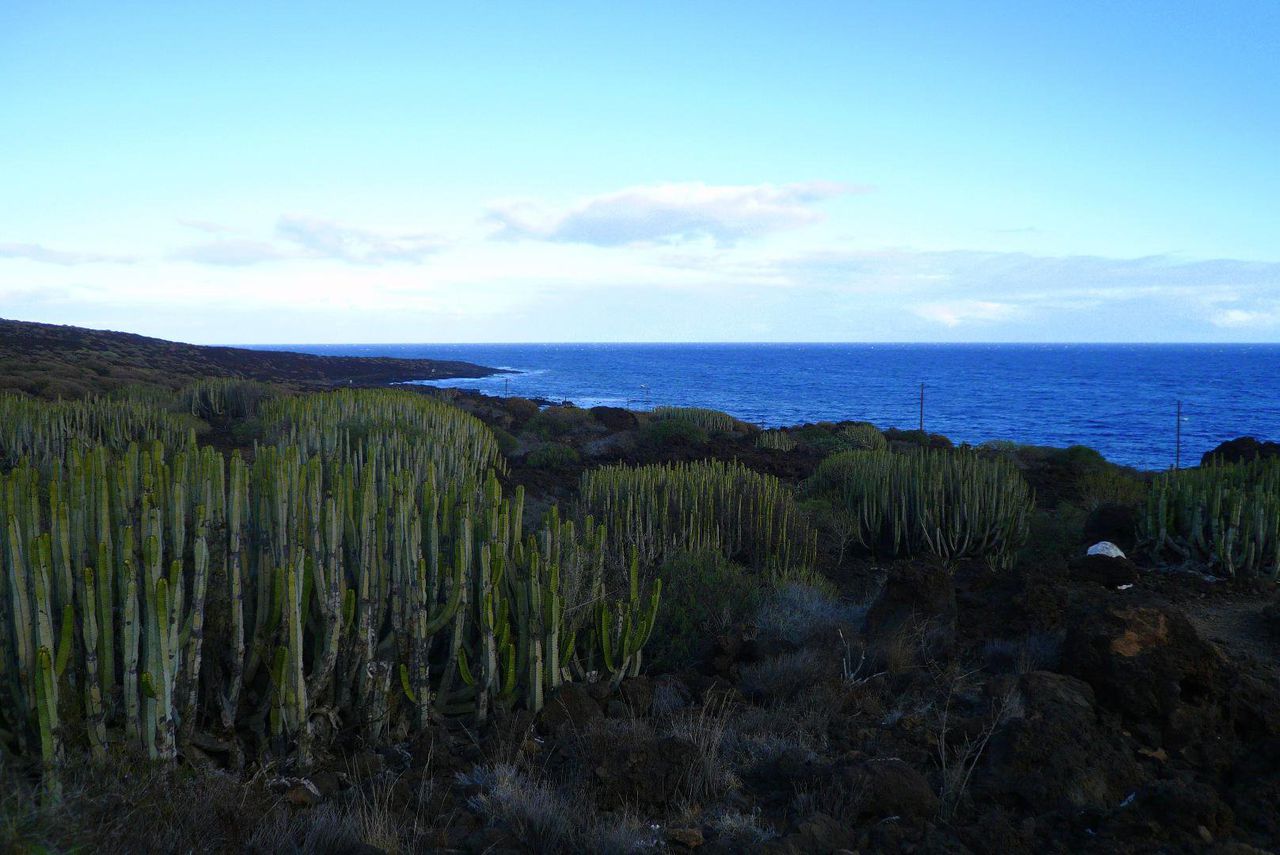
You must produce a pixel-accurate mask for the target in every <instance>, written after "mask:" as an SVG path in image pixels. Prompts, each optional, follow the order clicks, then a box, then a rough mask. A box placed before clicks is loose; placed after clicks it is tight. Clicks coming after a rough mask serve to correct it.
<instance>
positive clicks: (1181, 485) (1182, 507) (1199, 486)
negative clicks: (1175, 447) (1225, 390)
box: [1140, 459, 1280, 579]
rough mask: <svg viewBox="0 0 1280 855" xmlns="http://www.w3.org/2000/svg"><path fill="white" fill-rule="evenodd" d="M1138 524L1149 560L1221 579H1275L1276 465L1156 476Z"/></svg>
mask: <svg viewBox="0 0 1280 855" xmlns="http://www.w3.org/2000/svg"><path fill="white" fill-rule="evenodd" d="M1140 522H1141V533H1140V537H1141V540H1142V542H1143V545H1144V547H1145V548H1146V550H1147V551H1148V552H1149V554H1150V555H1151V556H1152V557H1153V558H1156V559H1160V560H1163V559H1166V558H1168V557H1171V556H1172V557H1176V558H1178V559H1181V560H1183V561H1197V562H1201V563H1204V564H1206V565H1208V566H1209V567H1210V568H1211V569H1212V570H1213V571H1214V572H1216V573H1218V574H1219V575H1223V576H1237V575H1240V576H1265V577H1268V578H1270V579H1276V578H1280V461H1277V460H1275V459H1264V460H1256V461H1254V462H1252V463H1238V464H1232V465H1219V466H1206V467H1202V468H1199V469H1187V470H1183V471H1180V472H1170V473H1166V474H1163V475H1160V476H1158V477H1157V478H1156V479H1155V481H1154V482H1153V483H1152V485H1151V494H1150V497H1149V498H1148V499H1147V502H1146V506H1145V508H1144V512H1143V514H1142V515H1141V517H1140Z"/></svg>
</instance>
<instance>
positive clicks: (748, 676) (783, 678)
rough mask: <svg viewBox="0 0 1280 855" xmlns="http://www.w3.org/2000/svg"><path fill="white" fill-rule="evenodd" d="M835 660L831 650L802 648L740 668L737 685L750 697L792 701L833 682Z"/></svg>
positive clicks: (835, 669)
mask: <svg viewBox="0 0 1280 855" xmlns="http://www.w3.org/2000/svg"><path fill="white" fill-rule="evenodd" d="M839 673H840V666H839V662H838V658H837V657H836V656H834V655H832V653H831V652H830V651H821V650H816V649H814V648H812V647H804V648H801V649H800V650H796V651H794V652H791V653H783V654H781V655H778V656H771V657H769V658H768V659H764V660H762V661H760V662H754V663H751V664H749V665H744V666H742V670H741V674H740V679H739V685H740V686H741V687H742V691H743V692H744V693H745V694H747V695H749V696H752V697H764V698H780V699H786V698H793V697H795V696H796V695H798V694H800V693H801V692H809V691H812V690H813V689H814V688H815V687H816V686H818V685H820V684H822V683H825V682H827V681H829V680H833V679H835V678H836V677H837V676H838V675H839Z"/></svg>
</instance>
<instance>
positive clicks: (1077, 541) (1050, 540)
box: [1018, 502, 1087, 566]
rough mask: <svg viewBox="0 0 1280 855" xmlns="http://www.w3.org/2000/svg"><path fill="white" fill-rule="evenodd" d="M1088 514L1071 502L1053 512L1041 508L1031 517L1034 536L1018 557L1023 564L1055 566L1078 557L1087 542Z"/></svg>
mask: <svg viewBox="0 0 1280 855" xmlns="http://www.w3.org/2000/svg"><path fill="white" fill-rule="evenodd" d="M1086 520H1087V515H1086V514H1085V512H1084V511H1083V510H1081V509H1080V508H1079V507H1077V506H1076V505H1073V504H1071V503H1070V502H1060V503H1059V504H1058V506H1057V507H1055V508H1053V509H1041V508H1037V509H1036V510H1035V512H1034V513H1032V515H1031V522H1030V524H1029V529H1030V534H1029V536H1028V537H1027V540H1026V544H1025V545H1024V546H1023V547H1022V551H1021V553H1020V554H1019V556H1018V562H1019V563H1020V564H1023V565H1028V566H1030V565H1054V564H1057V563H1059V562H1062V561H1065V560H1068V559H1070V558H1072V557H1074V556H1075V555H1077V554H1078V553H1079V552H1080V550H1081V546H1082V544H1083V540H1084V526H1085V522H1086Z"/></svg>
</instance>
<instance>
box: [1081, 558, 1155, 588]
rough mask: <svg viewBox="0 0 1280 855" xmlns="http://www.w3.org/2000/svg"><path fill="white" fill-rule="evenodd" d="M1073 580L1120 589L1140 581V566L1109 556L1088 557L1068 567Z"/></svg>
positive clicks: (1125, 559)
mask: <svg viewBox="0 0 1280 855" xmlns="http://www.w3.org/2000/svg"><path fill="white" fill-rule="evenodd" d="M1068 572H1070V574H1071V578H1073V579H1077V580H1079V581H1082V582H1094V583H1096V584H1098V585H1102V586H1103V587H1104V588H1112V589H1115V588H1119V587H1120V586H1121V585H1133V584H1135V583H1136V582H1137V581H1138V576H1139V573H1138V565H1137V564H1134V563H1133V562H1132V561H1130V560H1129V559H1128V558H1111V557H1110V556H1107V555H1086V556H1084V557H1083V558H1077V559H1076V560H1074V561H1072V562H1071V564H1070V565H1068Z"/></svg>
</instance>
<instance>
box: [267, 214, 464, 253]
mask: <svg viewBox="0 0 1280 855" xmlns="http://www.w3.org/2000/svg"><path fill="white" fill-rule="evenodd" d="M276 236H277V237H279V238H280V239H281V240H284V241H287V242H289V243H292V244H294V245H295V246H297V247H299V248H301V249H302V250H303V251H304V252H305V253H306V254H308V255H309V256H310V257H312V258H336V259H341V260H343V261H351V262H356V263H362V264H381V263H383V262H387V261H406V262H414V261H421V260H423V259H424V258H426V257H427V256H429V255H434V254H435V253H437V252H439V251H440V250H441V249H442V248H444V246H445V244H444V242H443V241H442V240H441V239H440V238H439V237H437V236H434V235H430V234H424V233H380V232H376V231H371V230H368V229H358V228H353V227H351V226H344V225H341V224H339V223H336V222H334V221H332V220H324V219H320V218H317V217H300V216H284V217H281V218H280V219H279V220H278V221H277V222H276Z"/></svg>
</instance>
